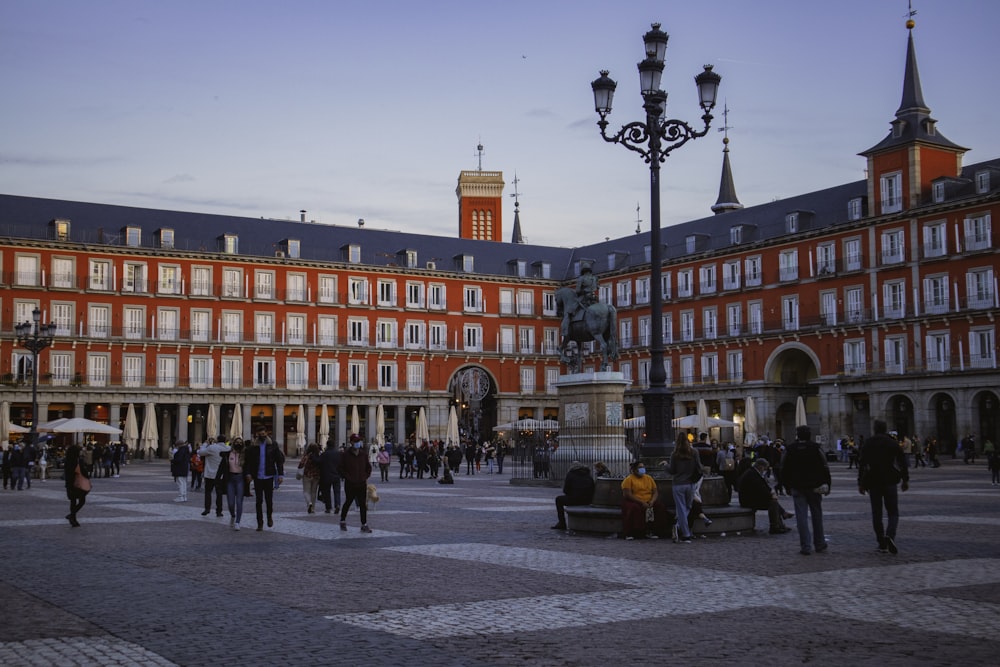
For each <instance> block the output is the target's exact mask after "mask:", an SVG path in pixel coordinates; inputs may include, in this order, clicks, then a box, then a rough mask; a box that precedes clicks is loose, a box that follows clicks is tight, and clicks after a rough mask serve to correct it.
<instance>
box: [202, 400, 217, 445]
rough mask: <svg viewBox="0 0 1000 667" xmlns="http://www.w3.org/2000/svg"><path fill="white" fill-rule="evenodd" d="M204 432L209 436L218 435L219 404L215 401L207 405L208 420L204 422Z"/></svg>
mask: <svg viewBox="0 0 1000 667" xmlns="http://www.w3.org/2000/svg"><path fill="white" fill-rule="evenodd" d="M205 432H206V434H207V435H208V436H209V437H210V438H214V437H215V436H217V435H219V406H218V405H216V404H215V403H212V404H211V405H209V406H208V420H207V422H206V423H205Z"/></svg>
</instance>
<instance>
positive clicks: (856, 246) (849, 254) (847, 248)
mask: <svg viewBox="0 0 1000 667" xmlns="http://www.w3.org/2000/svg"><path fill="white" fill-rule="evenodd" d="M844 268H845V269H846V270H847V271H860V270H861V268H862V265H861V239H847V240H846V241H844Z"/></svg>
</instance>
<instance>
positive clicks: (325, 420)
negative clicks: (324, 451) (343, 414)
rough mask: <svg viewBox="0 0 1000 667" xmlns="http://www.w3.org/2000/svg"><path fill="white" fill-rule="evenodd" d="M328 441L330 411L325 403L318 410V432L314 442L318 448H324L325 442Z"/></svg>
mask: <svg viewBox="0 0 1000 667" xmlns="http://www.w3.org/2000/svg"><path fill="white" fill-rule="evenodd" d="M329 439H330V409H329V408H328V407H327V406H326V403H324V404H323V406H322V407H321V408H320V410H319V431H317V433H316V440H317V441H318V442H319V446H320V447H326V441H327V440H329Z"/></svg>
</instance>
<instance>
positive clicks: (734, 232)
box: [729, 226, 743, 245]
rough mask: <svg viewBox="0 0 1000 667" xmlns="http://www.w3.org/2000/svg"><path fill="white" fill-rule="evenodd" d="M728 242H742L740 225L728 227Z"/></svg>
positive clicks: (732, 243)
mask: <svg viewBox="0 0 1000 667" xmlns="http://www.w3.org/2000/svg"><path fill="white" fill-rule="evenodd" d="M729 243H730V244H731V245H739V244H741V243H743V228H742V227H740V226H736V227H730V228H729Z"/></svg>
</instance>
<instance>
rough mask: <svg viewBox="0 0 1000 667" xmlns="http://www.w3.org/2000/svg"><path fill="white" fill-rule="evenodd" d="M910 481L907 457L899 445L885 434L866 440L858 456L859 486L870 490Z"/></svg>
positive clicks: (877, 434) (878, 434)
mask: <svg viewBox="0 0 1000 667" xmlns="http://www.w3.org/2000/svg"><path fill="white" fill-rule="evenodd" d="M909 481H910V471H909V469H908V468H907V467H906V455H905V454H903V448H902V447H900V446H899V443H898V442H896V441H895V440H893V439H892V438H890V437H889V436H888V435H886V434H885V433H876V434H875V435H873V436H872V437H870V438H868V439H867V440H865V444H864V445H862V446H861V451H860V452H859V454H858V485H859V486H861V487H863V488H865V489H870V488H873V487H877V486H894V485H896V484H899V483H900V482H907V483H909Z"/></svg>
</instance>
